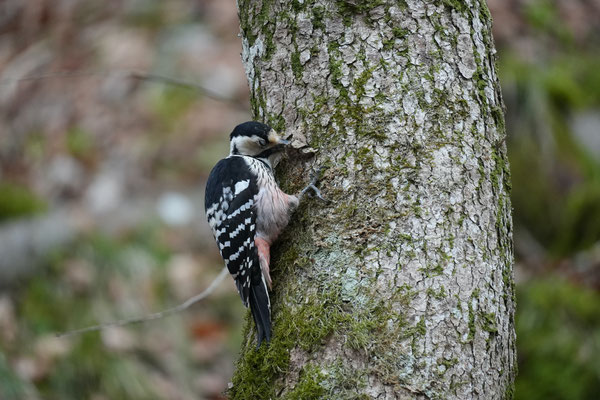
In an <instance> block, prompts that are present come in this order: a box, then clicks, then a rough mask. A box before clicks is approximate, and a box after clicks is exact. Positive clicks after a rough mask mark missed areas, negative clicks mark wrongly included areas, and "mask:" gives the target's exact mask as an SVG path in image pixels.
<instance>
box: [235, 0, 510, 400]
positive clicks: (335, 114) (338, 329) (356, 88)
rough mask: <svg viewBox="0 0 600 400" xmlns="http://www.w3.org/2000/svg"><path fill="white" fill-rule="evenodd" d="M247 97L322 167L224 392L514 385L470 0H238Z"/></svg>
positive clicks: (294, 166)
mask: <svg viewBox="0 0 600 400" xmlns="http://www.w3.org/2000/svg"><path fill="white" fill-rule="evenodd" d="M238 7H239V11H240V21H241V28H242V40H243V54H242V57H243V61H244V65H245V68H246V73H247V76H248V80H249V85H250V90H251V99H252V105H253V111H254V113H255V115H256V118H257V119H260V120H264V121H266V122H268V123H269V124H271V125H272V126H273V127H275V128H276V129H278V130H279V131H282V132H286V133H288V134H293V135H294V139H295V140H297V141H298V142H303V141H304V140H305V141H306V143H307V145H309V146H311V147H313V148H315V149H317V153H316V156H315V157H314V158H312V159H311V160H310V161H309V162H308V163H306V162H304V161H303V160H300V159H296V158H295V157H293V155H291V156H290V158H289V159H288V161H287V162H285V163H284V164H283V165H281V166H280V173H281V177H280V178H281V179H280V180H281V182H282V186H284V188H285V189H286V190H287V191H288V192H295V191H297V190H298V189H300V188H301V187H303V185H304V184H305V183H306V181H307V179H308V171H309V169H310V168H311V167H314V166H316V165H319V166H325V167H326V169H325V171H324V172H323V174H322V178H321V186H322V188H323V192H324V195H325V196H326V197H327V198H329V199H331V200H332V201H333V203H332V204H331V205H329V206H325V205H323V204H322V203H319V202H318V201H317V200H307V201H305V202H304V203H303V205H302V206H301V207H300V209H299V210H298V211H297V212H296V214H295V216H294V218H293V220H292V223H291V225H290V227H289V229H288V230H287V231H286V232H285V234H284V237H282V238H281V239H280V241H279V244H278V245H276V246H275V248H274V249H273V259H272V271H273V273H272V276H273V280H274V283H275V284H274V288H273V292H272V304H273V325H274V338H273V341H272V342H271V344H270V345H269V346H263V347H261V348H260V349H259V350H256V348H255V338H254V326H253V324H252V323H251V322H250V319H249V321H248V323H247V332H246V338H247V340H246V344H245V346H244V348H243V349H242V354H241V358H240V361H239V364H238V368H237V371H236V374H235V376H234V378H233V387H232V388H231V390H230V391H229V396H230V397H231V398H233V399H269V398H289V399H308V398H326V399H337V398H343V399H346V398H380V399H384V398H385V399H395V398H402V399H403V398H407V399H408V398H410V399H412V398H423V399H425V398H431V399H437V398H444V399H466V398H485V399H497V398H505V397H511V396H512V387H513V378H514V373H515V371H514V368H515V348H514V339H515V337H514V327H513V314H514V300H513V279H512V262H513V255H512V232H511V231H512V226H511V208H510V199H509V194H508V193H509V190H510V177H509V172H508V165H507V159H506V150H505V146H504V136H505V132H504V120H503V111H502V110H503V104H502V99H501V97H500V88H499V84H498V81H497V78H496V71H495V65H494V54H495V50H494V47H493V43H492V41H491V31H490V26H491V21H490V16H489V12H488V10H487V6H486V4H485V2H484V0H470V1H439V2H431V1H424V0H406V1H399V2H398V1H385V0H374V1H349V0H345V1H333V0H328V1H325V0H303V1H301V0H295V1H275V0H262V1H250V0H238Z"/></svg>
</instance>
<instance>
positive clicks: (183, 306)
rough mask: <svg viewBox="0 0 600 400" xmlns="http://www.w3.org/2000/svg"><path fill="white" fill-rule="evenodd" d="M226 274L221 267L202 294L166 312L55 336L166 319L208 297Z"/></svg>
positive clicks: (224, 269) (225, 270) (225, 269)
mask: <svg viewBox="0 0 600 400" xmlns="http://www.w3.org/2000/svg"><path fill="white" fill-rule="evenodd" d="M227 274H228V271H227V268H225V267H223V269H222V270H221V272H220V273H219V275H218V276H217V277H216V278H215V279H214V280H213V281H212V282H211V284H210V285H209V286H208V287H207V288H206V289H205V290H204V291H203V292H202V293H200V294H197V295H196V296H193V297H190V298H189V299H187V300H186V301H185V302H183V303H181V304H179V305H178V306H175V307H172V308H167V309H166V310H163V311H159V312H156V313H153V314H148V315H144V316H141V317H135V318H128V319H122V320H118V321H113V322H107V323H104V324H99V325H93V326H88V327H87V328H81V329H75V330H73V331H67V332H63V333H58V334H56V337H68V336H74V335H79V334H82V333H86V332H93V331H99V330H101V329H106V328H108V327H111V326H124V325H131V324H139V323H142V322H147V321H152V320H155V319H160V318H165V317H168V316H170V315H173V314H176V313H178V312H181V311H184V310H187V309H188V308H190V307H191V306H192V305H194V304H196V303H197V302H199V301H201V300H203V299H205V298H206V297H208V296H209V295H210V294H211V293H212V292H213V291H214V290H215V289H216V287H217V286H219V284H220V283H221V282H222V281H223V279H224V278H225V276H226V275H227Z"/></svg>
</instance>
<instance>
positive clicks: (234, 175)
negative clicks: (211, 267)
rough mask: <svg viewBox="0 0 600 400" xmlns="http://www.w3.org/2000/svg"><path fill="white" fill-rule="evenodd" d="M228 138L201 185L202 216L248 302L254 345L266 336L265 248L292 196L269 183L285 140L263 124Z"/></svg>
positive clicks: (267, 282) (239, 130) (252, 124)
mask: <svg viewBox="0 0 600 400" xmlns="http://www.w3.org/2000/svg"><path fill="white" fill-rule="evenodd" d="M230 143H231V147H230V148H231V152H230V154H229V156H228V157H227V158H225V159H223V160H221V161H219V162H218V163H217V165H216V166H215V167H214V168H213V170H212V171H211V173H210V176H209V178H208V182H207V184H206V194H205V209H206V216H207V218H208V223H209V225H210V227H211V229H212V231H213V234H214V236H215V239H216V241H217V245H218V247H219V251H220V253H221V256H222V257H223V260H224V261H225V265H226V266H227V269H228V270H229V272H230V273H231V275H232V277H233V278H234V280H235V283H236V286H237V289H238V292H239V294H240V297H241V298H242V302H243V303H244V305H245V306H246V307H248V306H249V307H250V310H251V312H252V315H253V317H254V321H255V323H256V326H257V330H258V345H259V346H260V343H261V342H262V341H263V339H265V340H266V341H267V342H268V341H269V340H270V338H271V318H270V301H269V293H268V288H269V287H270V286H271V278H270V274H269V261H270V260H269V259H270V257H269V248H270V245H271V244H272V243H273V241H274V240H275V239H276V238H277V236H278V235H279V234H280V233H281V231H282V230H283V229H284V228H285V226H286V225H287V223H288V221H289V216H290V214H291V212H292V211H293V210H294V209H295V208H296V207H297V205H298V199H297V198H296V197H295V196H291V195H287V194H285V193H284V192H282V191H281V189H280V188H279V186H278V185H277V183H276V182H275V178H274V176H273V168H272V167H273V164H274V163H275V162H276V161H277V159H278V158H279V156H280V153H281V150H282V149H283V145H284V144H285V143H286V142H285V141H284V140H282V139H281V138H279V136H278V135H277V134H276V133H275V132H274V131H273V130H272V129H271V128H270V127H269V126H268V125H265V124H261V123H258V122H246V123H244V124H241V125H238V126H237V127H236V128H235V129H234V131H233V132H232V133H231V137H230Z"/></svg>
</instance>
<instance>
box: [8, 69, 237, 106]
mask: <svg viewBox="0 0 600 400" xmlns="http://www.w3.org/2000/svg"><path fill="white" fill-rule="evenodd" d="M116 74H119V75H121V76H124V77H126V78H131V79H138V80H142V81H149V82H160V83H164V84H167V85H172V86H179V87H183V88H186V89H191V90H196V91H197V92H199V93H202V94H203V95H204V96H206V97H208V98H211V99H213V100H217V101H220V102H224V103H230V104H232V105H234V106H236V107H238V108H240V109H244V110H246V109H248V105H247V104H244V103H243V102H240V101H239V100H237V99H234V98H231V97H227V96H223V95H221V94H219V93H217V92H215V91H214V90H212V89H209V88H207V87H206V86H202V85H201V84H198V83H195V82H189V81H185V80H183V79H178V78H172V77H170V76H166V75H160V74H155V73H149V72H145V71H134V70H123V69H121V70H115V71H93V70H65V71H56V72H48V73H45V74H40V75H32V76H23V77H19V78H5V79H0V86H6V85H11V84H15V83H20V82H30V81H38V80H44V79H66V78H78V77H79V78H81V77H90V76H105V77H108V76H111V75H116Z"/></svg>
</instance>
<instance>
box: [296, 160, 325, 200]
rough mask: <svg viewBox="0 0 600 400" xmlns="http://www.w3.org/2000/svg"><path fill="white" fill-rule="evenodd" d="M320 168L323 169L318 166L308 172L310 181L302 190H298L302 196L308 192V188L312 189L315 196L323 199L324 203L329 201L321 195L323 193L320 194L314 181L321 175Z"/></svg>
mask: <svg viewBox="0 0 600 400" xmlns="http://www.w3.org/2000/svg"><path fill="white" fill-rule="evenodd" d="M322 170H323V167H319V169H317V170H316V171H314V172H312V173H311V174H310V183H309V184H308V185H307V186H306V187H305V188H304V189H302V191H301V192H300V196H304V194H305V193H306V192H308V191H309V190H312V191H313V193H314V194H315V196H316V197H317V198H318V199H319V200H321V201H324V202H325V203H330V201H329V200H327V199H326V198H324V197H323V195H322V194H321V191H320V190H319V188H318V187H317V186H316V183H317V182H318V181H319V177H320V175H321V171H322Z"/></svg>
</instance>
